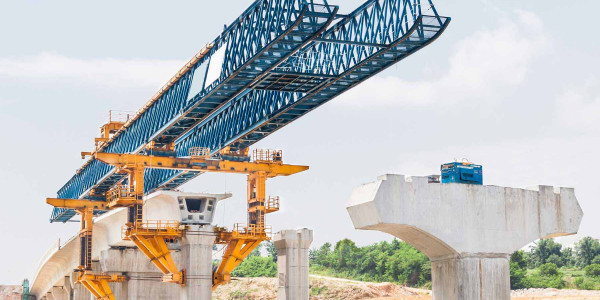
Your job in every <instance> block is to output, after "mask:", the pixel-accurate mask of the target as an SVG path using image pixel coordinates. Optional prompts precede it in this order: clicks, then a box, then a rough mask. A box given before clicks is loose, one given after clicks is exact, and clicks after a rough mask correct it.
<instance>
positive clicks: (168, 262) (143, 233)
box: [109, 161, 185, 285]
mask: <svg viewBox="0 0 600 300" xmlns="http://www.w3.org/2000/svg"><path fill="white" fill-rule="evenodd" d="M145 167H146V166H145V165H144V164H143V163H140V162H137V161H134V162H129V163H126V164H124V165H119V166H117V168H118V169H120V170H119V171H121V172H126V173H127V174H128V177H129V183H130V185H131V187H129V188H126V189H125V190H126V191H127V192H126V193H125V194H123V193H121V192H118V193H113V194H112V195H113V197H114V198H113V199H111V201H110V202H109V205H115V207H118V206H124V207H128V220H127V224H126V230H125V237H124V239H126V240H130V241H132V242H133V243H134V244H135V245H136V246H137V247H138V248H139V249H140V251H142V253H144V254H145V255H146V256H147V257H148V258H149V259H150V261H152V263H154V265H156V266H157V267H158V269H159V270H160V271H161V272H162V273H163V278H162V281H163V282H170V283H177V284H180V285H184V284H185V270H182V271H179V270H178V269H177V265H176V264H175V261H174V260H173V257H172V256H171V250H169V248H168V246H167V240H178V239H181V238H182V237H183V235H184V231H183V230H181V229H180V228H179V222H177V221H146V222H145V221H144V220H143V209H142V208H143V204H144V203H143V197H144V168H145ZM117 188H122V187H117ZM131 193H133V197H132V195H131ZM132 198H133V201H132Z"/></svg>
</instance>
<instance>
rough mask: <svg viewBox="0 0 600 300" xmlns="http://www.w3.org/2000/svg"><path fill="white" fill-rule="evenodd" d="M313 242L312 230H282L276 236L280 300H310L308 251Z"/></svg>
mask: <svg viewBox="0 0 600 300" xmlns="http://www.w3.org/2000/svg"><path fill="white" fill-rule="evenodd" d="M312 241H313V231H312V230H310V229H300V230H282V231H280V232H278V233H277V234H275V236H274V237H273V242H274V243H275V247H277V272H278V278H279V283H278V293H277V299H278V300H308V299H309V295H310V291H309V289H310V286H309V282H308V250H309V248H310V244H311V243H312Z"/></svg>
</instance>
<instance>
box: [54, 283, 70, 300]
mask: <svg viewBox="0 0 600 300" xmlns="http://www.w3.org/2000/svg"><path fill="white" fill-rule="evenodd" d="M50 293H51V294H52V297H54V300H69V293H68V292H67V290H66V289H65V288H64V287H62V286H55V287H52V289H51V290H50Z"/></svg>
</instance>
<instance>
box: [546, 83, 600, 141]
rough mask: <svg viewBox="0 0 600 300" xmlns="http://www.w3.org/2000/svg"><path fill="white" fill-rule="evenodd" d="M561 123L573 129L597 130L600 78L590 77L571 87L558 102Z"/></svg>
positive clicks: (599, 120) (557, 108) (599, 112)
mask: <svg viewBox="0 0 600 300" xmlns="http://www.w3.org/2000/svg"><path fill="white" fill-rule="evenodd" d="M556 103H557V105H556V110H557V115H558V117H559V120H560V121H561V123H562V124H563V125H564V126H566V127H569V128H572V129H582V130H585V131H589V130H591V131H597V130H598V128H599V125H600V80H598V79H597V78H595V77H591V78H589V79H588V80H587V81H586V82H584V83H583V84H581V85H579V86H572V87H570V88H569V89H568V90H567V91H566V92H565V93H563V94H562V95H561V96H560V97H559V98H558V101H557V102H556Z"/></svg>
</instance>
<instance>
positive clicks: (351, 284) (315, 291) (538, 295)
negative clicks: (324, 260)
mask: <svg viewBox="0 0 600 300" xmlns="http://www.w3.org/2000/svg"><path fill="white" fill-rule="evenodd" d="M310 286H311V295H310V299H311V300H325V299H340V300H342V299H344V300H346V299H347V300H362V299H373V300H431V299H432V297H431V291H429V290H422V289H415V288H408V287H404V286H400V285H396V284H392V283H368V282H360V281H353V280H346V279H338V278H329V277H323V276H313V275H311V277H310ZM276 298H277V282H276V279H274V278H252V279H235V280H233V281H232V282H231V284H228V285H225V286H221V287H219V288H217V290H216V291H215V292H214V293H213V299H218V300H229V299H240V300H241V299H244V300H246V299H247V300H271V299H276ZM511 298H512V299H514V300H545V299H548V300H574V299H581V300H600V291H579V290H556V289H528V290H518V291H513V292H512V297H511Z"/></svg>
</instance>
